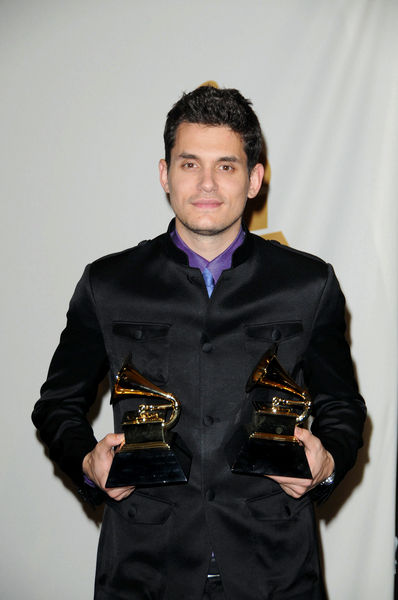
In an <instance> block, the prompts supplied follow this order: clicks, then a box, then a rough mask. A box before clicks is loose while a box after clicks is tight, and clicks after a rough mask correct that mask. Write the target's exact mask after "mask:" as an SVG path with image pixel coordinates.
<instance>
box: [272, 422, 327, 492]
mask: <svg viewBox="0 0 398 600" xmlns="http://www.w3.org/2000/svg"><path fill="white" fill-rule="evenodd" d="M294 435H295V437H296V438H297V439H298V440H299V441H300V443H301V444H302V445H303V446H304V448H305V454H306V456H307V460H308V464H309V466H310V469H311V473H312V479H297V478H295V477H279V476H276V475H270V476H269V477H270V479H273V480H274V481H276V482H277V483H279V485H280V486H281V488H282V489H283V491H284V492H286V494H289V496H293V498H301V496H303V495H304V494H305V493H307V492H309V490H311V489H312V488H314V487H315V486H317V485H318V483H321V481H324V480H325V479H326V478H327V477H329V475H331V474H332V473H333V471H334V460H333V457H332V455H331V454H330V452H328V451H327V450H326V449H325V448H324V447H323V445H322V443H321V441H320V439H319V438H317V437H316V436H315V435H313V434H312V433H311V432H310V431H308V430H307V429H301V427H296V428H295V430H294Z"/></svg>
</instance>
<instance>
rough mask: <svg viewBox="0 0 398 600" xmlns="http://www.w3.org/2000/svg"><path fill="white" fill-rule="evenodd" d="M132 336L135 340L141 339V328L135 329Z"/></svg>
mask: <svg viewBox="0 0 398 600" xmlns="http://www.w3.org/2000/svg"><path fill="white" fill-rule="evenodd" d="M133 337H134V339H136V340H141V339H142V330H141V329H136V330H135V331H134V333H133Z"/></svg>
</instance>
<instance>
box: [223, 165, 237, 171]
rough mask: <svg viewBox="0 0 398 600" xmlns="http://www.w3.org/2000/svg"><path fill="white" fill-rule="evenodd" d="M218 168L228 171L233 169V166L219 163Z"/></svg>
mask: <svg viewBox="0 0 398 600" xmlns="http://www.w3.org/2000/svg"><path fill="white" fill-rule="evenodd" d="M220 170H221V171H225V172H227V173H228V172H229V171H233V170H234V168H233V166H231V165H220Z"/></svg>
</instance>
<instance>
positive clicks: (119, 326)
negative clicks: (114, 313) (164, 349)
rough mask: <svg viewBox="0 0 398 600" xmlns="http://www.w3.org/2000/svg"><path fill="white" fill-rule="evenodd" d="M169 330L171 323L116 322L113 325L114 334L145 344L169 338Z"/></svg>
mask: <svg viewBox="0 0 398 600" xmlns="http://www.w3.org/2000/svg"><path fill="white" fill-rule="evenodd" d="M169 329H170V324H169V323H131V322H128V321H114V322H113V323H112V331H113V333H114V334H116V335H122V336H126V337H129V338H133V339H134V340H137V341H143V342H146V341H148V340H154V339H156V338H164V337H165V336H167V334H168V332H169Z"/></svg>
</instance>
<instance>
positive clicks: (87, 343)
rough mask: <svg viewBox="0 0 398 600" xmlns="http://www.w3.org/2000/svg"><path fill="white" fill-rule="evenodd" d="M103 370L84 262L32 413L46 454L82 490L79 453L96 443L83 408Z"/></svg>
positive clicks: (99, 335) (102, 353)
mask: <svg viewBox="0 0 398 600" xmlns="http://www.w3.org/2000/svg"><path fill="white" fill-rule="evenodd" d="M107 370H108V362H107V355H106V351H105V346H104V341H103V337H102V333H101V330H100V326H99V322H98V319H97V314H96V309H95V302H94V297H93V293H92V289H91V286H90V267H89V266H88V267H87V268H86V270H85V272H84V274H83V276H82V278H81V280H80V281H79V283H78V285H77V287H76V290H75V293H74V295H73V297H72V300H71V302H70V306H69V310H68V314H67V325H66V328H65V329H64V331H63V332H62V334H61V338H60V343H59V346H58V348H57V350H56V352H55V354H54V357H53V359H52V361H51V364H50V368H49V372H48V377H47V381H46V382H45V383H44V385H43V386H42V388H41V398H40V400H39V401H38V402H37V403H36V404H35V407H34V410H33V413H32V420H33V423H34V424H35V426H36V427H37V429H38V430H39V433H40V436H41V439H42V440H43V442H44V443H45V444H46V445H47V446H48V448H49V455H50V458H51V459H52V460H54V462H56V463H57V464H58V465H59V467H60V468H61V469H62V470H63V471H64V472H65V473H66V474H67V475H69V477H71V479H72V480H73V481H74V482H75V483H76V484H77V486H78V487H80V488H81V489H83V487H84V486H83V473H82V461H83V458H84V456H85V455H86V454H87V453H88V452H90V451H91V450H92V449H93V448H94V446H95V445H96V443H97V441H96V439H95V437H94V434H93V430H92V428H91V426H90V424H89V422H88V420H87V412H88V410H89V408H90V406H91V405H92V403H93V402H94V400H95V398H96V394H97V388H98V384H99V383H100V381H101V380H102V379H103V377H104V376H105V374H106V372H107Z"/></svg>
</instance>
